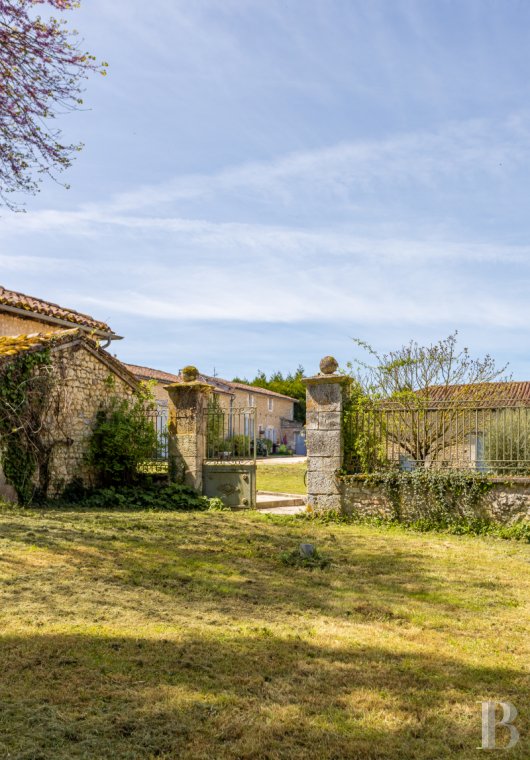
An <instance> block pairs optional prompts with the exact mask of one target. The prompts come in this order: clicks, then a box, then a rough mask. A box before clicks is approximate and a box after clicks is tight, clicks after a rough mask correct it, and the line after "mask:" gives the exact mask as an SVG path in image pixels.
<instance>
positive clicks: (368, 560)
mask: <svg viewBox="0 0 530 760" xmlns="http://www.w3.org/2000/svg"><path fill="white" fill-rule="evenodd" d="M72 518H74V519H75V515H71V514H70V515H68V520H70V522H64V521H63V520H53V521H50V520H47V521H46V520H41V521H40V522H39V521H38V522H36V523H35V522H31V523H30V524H29V527H28V524H26V523H25V522H24V521H16V520H11V521H3V522H2V525H1V532H2V536H3V537H4V538H5V539H7V540H9V541H10V542H11V543H12V544H15V545H16V544H19V545H20V546H24V547H32V548H35V547H37V548H38V549H44V550H46V551H50V552H53V553H55V554H56V555H57V556H61V557H62V558H63V559H65V560H66V561H67V562H68V563H71V566H72V567H75V568H76V570H77V571H78V572H79V573H80V574H81V576H82V575H83V574H85V575H86V576H87V577H90V578H92V577H93V576H94V573H96V574H99V576H100V577H101V578H102V579H103V580H106V581H108V582H112V583H113V584H118V585H119V586H121V587H123V588H124V589H145V590H146V591H150V592H156V593H159V594H163V595H165V596H167V597H168V601H178V600H179V599H180V598H183V599H185V600H186V602H187V603H189V604H193V603H194V602H195V603H197V604H203V603H204V602H209V603H210V605H218V606H219V609H220V610H222V611H223V612H227V613H229V612H234V613H237V614H238V615H239V616H243V617H244V618H246V619H251V618H255V617H259V618H260V619H263V616H264V615H265V616H267V615H268V614H270V611H272V610H282V611H284V612H288V613H307V612H314V613H321V614H325V615H328V616H340V617H344V616H345V615H352V616H353V618H356V617H357V618H359V617H360V618H366V619H385V618H388V619H393V618H395V617H396V615H395V613H394V612H393V611H392V610H391V607H392V606H395V605H401V606H403V605H404V604H405V603H406V602H409V603H411V604H412V603H413V602H414V598H415V595H416V594H417V593H418V591H420V592H421V590H422V589H425V588H429V590H430V591H431V592H432V591H433V590H435V589H436V587H437V583H438V582H437V580H436V579H435V578H433V577H432V573H431V571H430V568H429V566H428V557H426V556H421V555H420V554H419V553H415V552H413V551H410V550H405V549H403V548H400V549H399V551H397V550H396V551H392V552H389V551H387V552H385V553H384V554H382V553H381V551H380V549H378V548H377V547H376V548H374V549H370V548H369V541H365V542H364V544H363V543H361V542H360V541H357V542H356V546H355V549H354V550H351V548H350V547H349V546H346V545H345V544H344V542H341V541H337V539H336V538H335V537H334V535H333V533H332V532H331V531H329V530H328V529H325V530H324V531H322V529H321V532H320V534H319V536H318V545H319V549H321V552H322V554H323V555H324V556H326V557H329V558H330V559H331V563H332V564H331V567H329V568H327V569H325V570H319V569H315V570H312V571H311V570H309V569H307V568H293V567H287V566H285V565H284V564H283V563H282V561H281V555H282V553H285V552H286V551H289V550H292V549H293V547H297V546H298V543H299V542H300V541H301V540H303V539H304V538H305V537H306V536H307V535H308V531H311V530H312V526H308V525H305V524H303V523H299V522H296V521H292V522H289V523H285V524H278V523H277V522H270V523H269V522H266V521H260V520H258V521H253V520H251V519H248V520H247V521H246V522H245V525H244V529H242V528H243V526H242V524H241V523H240V522H239V523H230V522H227V521H226V519H223V516H219V515H207V516H205V515H199V516H198V517H197V518H194V517H193V516H192V515H191V516H190V515H186V516H185V518H184V519H176V520H173V521H171V520H170V519H167V520H161V521H160V522H159V523H153V522H152V515H149V516H147V517H146V516H144V518H143V519H142V516H141V515H139V514H136V513H134V514H128V515H126V519H124V518H121V517H120V516H117V515H110V516H109V515H108V514H106V513H101V514H95V515H91V520H90V522H88V521H87V520H86V519H85V520H84V521H80V522H79V523H76V522H73V521H72ZM6 561H7V560H6ZM15 561H16V562H17V566H18V568H19V569H20V561H21V560H20V557H16V560H15ZM375 598H377V600H378V601H377V604H376V603H374V602H373V601H370V600H372V599H375ZM139 604H141V602H140V601H139ZM400 614H401V615H402V614H403V613H400Z"/></svg>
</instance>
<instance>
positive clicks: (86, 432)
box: [52, 343, 133, 490]
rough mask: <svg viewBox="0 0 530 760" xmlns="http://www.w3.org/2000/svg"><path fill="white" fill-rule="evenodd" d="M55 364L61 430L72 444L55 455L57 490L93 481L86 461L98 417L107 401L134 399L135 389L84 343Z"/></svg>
mask: <svg viewBox="0 0 530 760" xmlns="http://www.w3.org/2000/svg"><path fill="white" fill-rule="evenodd" d="M100 350H101V349H100ZM52 361H53V365H54V368H55V371H56V374H57V380H58V388H59V396H61V397H62V400H63V409H62V414H61V427H62V429H63V430H64V432H65V434H66V435H65V438H67V439H69V441H71V443H68V444H66V445H62V446H58V447H57V449H56V451H55V455H54V458H53V479H54V481H55V490H57V489H58V488H59V487H60V485H61V484H62V483H67V482H69V481H70V480H72V478H74V477H80V478H82V479H83V480H84V481H85V482H89V481H90V478H91V474H90V472H89V470H88V468H87V466H86V464H85V463H84V461H83V460H84V456H85V452H86V448H87V442H88V438H89V436H90V433H91V431H92V428H93V425H94V421H95V417H96V413H97V411H98V409H99V408H100V406H101V404H102V402H103V401H104V400H105V398H107V397H108V396H110V395H117V396H122V397H131V396H132V395H133V387H132V386H131V384H130V383H129V382H126V381H124V380H123V379H122V377H120V376H119V375H117V374H116V373H115V372H112V371H111V368H109V366H108V365H107V364H106V363H105V362H103V361H102V360H101V359H100V358H99V356H98V352H97V351H94V352H92V351H90V350H88V349H87V347H86V345H85V344H83V343H80V344H78V345H74V346H72V347H71V348H65V349H62V350H60V351H57V352H56V353H55V354H53V355H52ZM110 383H112V385H111V384H110Z"/></svg>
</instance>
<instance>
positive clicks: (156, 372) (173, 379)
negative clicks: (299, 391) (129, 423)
mask: <svg viewBox="0 0 530 760" xmlns="http://www.w3.org/2000/svg"><path fill="white" fill-rule="evenodd" d="M125 366H126V367H127V369H128V370H129V371H130V372H132V373H133V375H135V377H137V378H140V379H142V380H144V379H150V380H157V381H158V382H160V383H166V384H169V383H181V382H182V375H173V374H171V373H170V372H163V371H162V370H160V369H152V368H151V367H141V366H140V365H138V364H126V365H125ZM198 380H199V381H201V382H203V383H209V384H210V385H213V386H214V387H215V388H216V389H217V390H218V391H220V392H221V393H233V392H234V390H241V391H247V392H248V393H262V394H264V395H265V396H274V397H275V398H283V399H286V400H288V401H296V399H294V398H291V397H290V396H284V395H283V394H282V393H276V392H275V391H269V390H267V388H260V387H258V386H255V385H246V384H245V383H233V382H232V381H231V380H223V378H221V377H212V376H211V375H203V374H201V373H199V375H198Z"/></svg>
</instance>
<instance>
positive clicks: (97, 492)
mask: <svg viewBox="0 0 530 760" xmlns="http://www.w3.org/2000/svg"><path fill="white" fill-rule="evenodd" d="M219 501H221V500H220V499H208V498H207V497H205V496H199V495H198V494H197V492H196V491H194V490H193V489H192V488H189V487H188V486H184V485H181V484H178V483H166V482H162V483H160V482H156V481H155V482H153V481H150V480H149V479H145V480H143V481H142V482H141V483H140V484H139V485H137V486H120V487H115V486H110V487H108V488H95V489H89V488H85V487H84V486H83V484H82V482H81V481H79V480H76V481H73V482H72V483H70V484H69V485H68V486H67V487H66V488H65V490H64V491H63V493H62V494H61V496H60V497H59V498H58V499H55V500H53V501H48V502H46V503H45V505H44V506H53V507H64V508H68V507H71V506H73V505H77V506H80V507H82V508H84V509H102V510H108V509H124V510H131V509H137V510H143V509H153V510H158V511H160V510H167V511H174V510H177V511H178V510H181V511H189V510H201V511H204V510H207V509H209V508H213V509H220V508H221V506H220V505H219V504H218V502H219Z"/></svg>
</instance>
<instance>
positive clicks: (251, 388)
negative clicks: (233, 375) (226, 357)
mask: <svg viewBox="0 0 530 760" xmlns="http://www.w3.org/2000/svg"><path fill="white" fill-rule="evenodd" d="M208 379H209V380H219V381H220V382H222V383H226V384H227V385H229V386H230V387H232V388H235V389H237V390H239V391H247V392H248V393H261V394H263V395H264V396H273V397H274V398H284V399H286V400H288V401H296V400H297V399H295V398H292V397H291V396H284V394H283V393H276V391H270V390H269V389H268V388H260V387H259V385H247V384H246V383H234V382H232V381H231V380H221V379H220V378H218V377H215V378H214V377H212V378H208Z"/></svg>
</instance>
